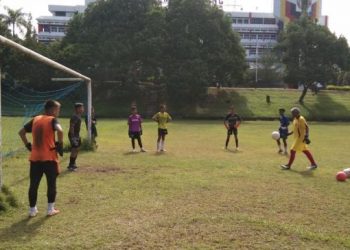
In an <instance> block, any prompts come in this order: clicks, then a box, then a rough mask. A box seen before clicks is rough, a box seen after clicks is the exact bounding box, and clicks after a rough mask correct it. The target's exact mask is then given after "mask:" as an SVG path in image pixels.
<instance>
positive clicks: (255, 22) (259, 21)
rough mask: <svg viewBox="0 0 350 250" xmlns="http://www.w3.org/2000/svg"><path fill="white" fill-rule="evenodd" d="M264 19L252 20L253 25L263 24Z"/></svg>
mask: <svg viewBox="0 0 350 250" xmlns="http://www.w3.org/2000/svg"><path fill="white" fill-rule="evenodd" d="M263 21H264V19H262V18H252V21H251V22H252V23H253V24H263V23H264V22H263Z"/></svg>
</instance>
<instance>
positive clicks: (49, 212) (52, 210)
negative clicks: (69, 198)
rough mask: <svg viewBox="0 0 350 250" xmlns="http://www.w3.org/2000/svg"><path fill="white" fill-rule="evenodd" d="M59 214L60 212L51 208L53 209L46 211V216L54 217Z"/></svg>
mask: <svg viewBox="0 0 350 250" xmlns="http://www.w3.org/2000/svg"><path fill="white" fill-rule="evenodd" d="M59 212H60V210H58V209H56V208H53V209H51V210H49V211H47V216H54V215H56V214H58V213H59Z"/></svg>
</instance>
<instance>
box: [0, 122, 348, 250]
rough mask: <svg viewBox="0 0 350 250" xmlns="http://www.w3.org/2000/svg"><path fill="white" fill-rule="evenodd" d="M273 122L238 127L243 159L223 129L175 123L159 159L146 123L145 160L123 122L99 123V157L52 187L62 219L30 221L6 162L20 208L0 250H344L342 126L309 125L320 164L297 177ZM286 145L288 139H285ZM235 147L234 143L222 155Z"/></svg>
mask: <svg viewBox="0 0 350 250" xmlns="http://www.w3.org/2000/svg"><path fill="white" fill-rule="evenodd" d="M277 127H278V123H277V122H245V123H243V124H242V126H241V127H240V130H239V137H240V141H241V146H240V148H241V151H239V152H234V151H224V150H223V149H222V146H223V143H224V140H225V131H224V128H223V125H222V123H221V122H214V121H176V120H175V121H174V123H173V124H171V125H170V126H169V132H170V133H169V136H168V137H167V149H168V152H166V153H164V154H156V153H155V152H154V149H155V138H156V125H155V124H154V123H151V122H146V123H145V125H144V136H143V141H144V144H145V148H146V149H148V150H149V152H147V153H143V154H141V153H136V154H131V153H129V149H130V142H129V139H128V137H127V128H126V121H124V120H122V121H120V120H119V121H117V120H100V121H99V124H98V129H99V137H98V138H97V139H98V144H99V147H98V150H97V151H96V152H90V153H83V154H81V155H80V156H79V158H78V161H77V162H78V165H79V166H80V168H79V171H78V172H76V173H68V172H66V171H65V167H66V165H67V161H68V158H69V156H68V155H65V156H64V158H63V160H62V163H61V166H62V170H63V172H62V174H61V176H60V177H59V179H58V196H57V207H58V208H59V209H60V210H61V211H62V212H61V214H59V215H57V216H55V217H52V218H46V216H45V210H46V195H45V189H46V184H45V180H44V179H43V181H42V184H41V187H40V192H39V196H38V197H39V201H38V208H39V211H40V213H39V215H38V216H37V217H36V218H33V219H30V220H28V219H27V188H28V162H27V159H26V156H25V155H18V156H16V157H15V158H10V159H7V160H6V161H5V163H4V181H5V184H6V185H7V187H9V189H10V191H11V192H13V193H14V195H15V196H16V198H17V200H18V205H19V207H18V208H17V209H11V210H9V211H8V212H7V213H6V214H3V215H1V216H0V239H1V244H0V249H92V248H93V249H240V248H243V249H348V248H350V236H349V235H350V229H349V222H350V219H349V216H348V213H349V211H350V197H349V195H347V194H348V191H349V183H347V182H345V183H339V182H336V181H335V178H334V176H335V173H336V172H337V171H339V170H340V169H343V168H346V167H348V166H349V165H348V164H349V160H348V155H349V154H348V152H349V150H350V144H348V143H346V142H344V136H346V135H347V134H348V128H349V125H348V124H347V123H311V124H310V127H311V140H312V144H311V150H312V152H313V153H314V156H315V158H316V160H317V161H318V164H319V166H320V168H319V169H317V170H316V171H314V172H311V173H309V172H306V171H305V167H306V166H307V164H308V162H307V160H306V158H305V156H303V155H301V154H298V155H297V158H296V162H295V165H294V166H293V170H291V171H282V170H280V169H279V165H280V164H282V163H286V161H287V158H286V157H285V156H281V155H278V154H277V153H276V152H277V147H276V145H275V142H274V141H273V140H272V139H271V136H270V135H271V132H272V130H275V129H276V128H277ZM289 142H291V141H289ZM231 147H232V145H231Z"/></svg>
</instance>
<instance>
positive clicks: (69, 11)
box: [37, 0, 94, 43]
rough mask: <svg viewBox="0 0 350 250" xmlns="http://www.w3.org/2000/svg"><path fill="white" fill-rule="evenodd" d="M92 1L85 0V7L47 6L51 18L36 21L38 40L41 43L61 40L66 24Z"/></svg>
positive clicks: (92, 0) (42, 17)
mask: <svg viewBox="0 0 350 250" xmlns="http://www.w3.org/2000/svg"><path fill="white" fill-rule="evenodd" d="M92 2H94V0H85V5H76V6H68V5H49V11H50V12H51V14H52V16H41V17H38V18H37V21H38V40H39V42H42V43H50V42H52V41H55V40H58V39H62V38H63V37H64V36H65V34H66V31H67V26H68V22H69V21H70V20H71V18H72V17H73V16H74V15H75V14H77V13H83V12H84V11H85V9H86V6H88V5H89V4H90V3H92Z"/></svg>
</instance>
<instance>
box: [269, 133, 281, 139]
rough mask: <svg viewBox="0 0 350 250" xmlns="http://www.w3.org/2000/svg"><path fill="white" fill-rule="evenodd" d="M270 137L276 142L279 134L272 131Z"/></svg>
mask: <svg viewBox="0 0 350 250" xmlns="http://www.w3.org/2000/svg"><path fill="white" fill-rule="evenodd" d="M271 137H272V139H274V140H278V139H279V138H280V133H279V132H278V131H273V132H272V134H271Z"/></svg>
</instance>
